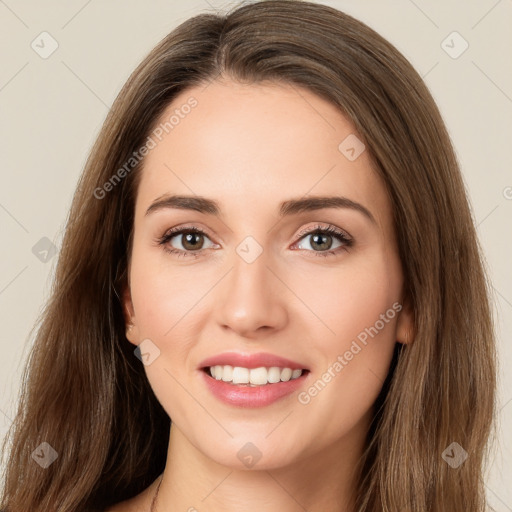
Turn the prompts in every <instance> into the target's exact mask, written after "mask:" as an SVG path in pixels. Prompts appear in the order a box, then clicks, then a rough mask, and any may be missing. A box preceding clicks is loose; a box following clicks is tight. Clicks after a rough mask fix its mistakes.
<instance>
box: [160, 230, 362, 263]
mask: <svg viewBox="0 0 512 512" xmlns="http://www.w3.org/2000/svg"><path fill="white" fill-rule="evenodd" d="M184 233H194V234H200V235H204V236H207V237H208V234H207V233H206V232H205V231H203V230H202V229H200V228H198V227H195V226H194V227H181V228H173V229H171V230H169V231H167V233H165V234H164V235H163V236H162V237H160V238H158V239H157V243H158V244H159V245H162V246H163V249H164V251H165V252H167V253H169V254H173V255H175V256H178V257H188V256H192V257H193V258H198V257H199V253H200V252H201V250H199V251H182V250H181V249H174V248H170V247H169V246H168V245H167V243H168V242H169V241H170V240H171V239H172V238H174V237H175V236H177V235H182V234H184ZM317 234H322V235H324V234H327V235H331V236H333V237H334V238H337V239H338V240H339V241H340V242H342V243H343V244H344V245H342V246H340V247H337V248H336V249H334V250H328V251H311V250H309V249H299V250H304V251H308V252H314V253H315V256H319V257H321V258H322V257H323V258H325V257H327V256H330V255H334V256H335V255H336V254H338V252H340V251H346V250H347V248H349V247H352V245H353V243H354V241H353V239H352V238H351V237H350V236H349V235H348V234H347V233H345V232H344V231H341V230H340V229H338V228H335V227H334V226H331V225H328V226H327V227H322V226H320V225H317V226H315V227H314V228H309V229H306V230H304V231H301V232H300V233H299V234H298V237H299V239H298V240H297V242H299V241H300V240H302V238H305V237H306V236H308V235H317ZM297 242H296V243H297Z"/></svg>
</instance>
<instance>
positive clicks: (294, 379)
mask: <svg viewBox="0 0 512 512" xmlns="http://www.w3.org/2000/svg"><path fill="white" fill-rule="evenodd" d="M200 369H201V370H202V374H203V375H204V379H205V381H206V385H207V386H208V388H209V389H210V391H212V393H213V394H214V395H215V396H216V397H217V398H219V399H220V400H222V401H223V402H225V403H228V404H229V405H234V406H238V407H261V406H265V405H269V404H271V403H273V402H275V401H276V400H278V399H279V398H282V397H284V396H286V395H289V394H290V393H292V392H293V391H295V390H296V389H297V388H298V387H299V386H301V385H302V383H303V382H304V379H305V377H306V375H307V374H309V370H308V369H307V368H306V367H305V366H304V365H301V364H300V363H297V362H295V361H291V360H289V359H286V358H283V357H279V356H275V355H273V354H268V353H259V354H238V353H235V352H230V353H225V354H220V355H218V356H214V357H211V358H208V359H206V360H204V361H203V362H202V363H201V364H200Z"/></svg>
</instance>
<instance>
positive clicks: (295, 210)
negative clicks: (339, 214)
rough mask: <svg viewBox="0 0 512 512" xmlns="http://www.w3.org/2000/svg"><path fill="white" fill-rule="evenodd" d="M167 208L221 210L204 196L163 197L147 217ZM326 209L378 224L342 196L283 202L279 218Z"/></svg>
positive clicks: (361, 208)
mask: <svg viewBox="0 0 512 512" xmlns="http://www.w3.org/2000/svg"><path fill="white" fill-rule="evenodd" d="M166 208H175V209H179V210H194V211H196V212H199V213H204V214H206V215H215V216H217V217H218V216H220V213H221V208H220V206H219V203H217V201H214V200H213V199H208V198H206V197H202V196H188V195H167V194H165V195H163V196H160V197H158V198H157V199H156V200H155V201H154V202H153V203H152V204H151V205H150V206H149V208H148V209H147V210H146V216H147V215H149V214H150V213H153V212H156V211H158V210H163V209H166ZM324 208H336V209H341V208H349V209H351V210H355V211H357V212H359V213H362V214H363V215H364V216H365V217H366V218H367V219H368V220H370V221H371V222H373V223H374V224H376V221H375V218H374V216H373V215H372V213H371V212H370V210H368V209H367V208H365V207H364V206H363V205H362V204H360V203H357V202H356V201H352V200H351V199H348V198H347V197H341V196H309V197H306V198H300V199H289V200H287V201H283V202H282V203H281V204H280V206H279V216H280V217H285V216H289V215H295V214H299V213H303V212H307V211H314V210H322V209H324Z"/></svg>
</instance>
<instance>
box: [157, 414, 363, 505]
mask: <svg viewBox="0 0 512 512" xmlns="http://www.w3.org/2000/svg"><path fill="white" fill-rule="evenodd" d="M355 434H356V435H351V436H348V437H350V439H349V438H344V439H341V440H339V441H338V443H337V444H336V445H335V446H332V445H330V446H328V447H327V448H326V449H324V450H323V452H322V453H316V454H315V455H313V456H309V457H305V458H303V459H301V460H297V461H294V462H293V463H291V464H289V465H288V466H285V467H278V468H267V469H259V470H258V469H256V468H253V469H250V470H240V469H235V468H231V467H227V466H223V465H221V464H218V463H216V462H214V461H213V460H211V459H210V458H208V457H207V456H206V455H204V454H203V453H201V452H200V451H198V450H197V449H196V448H195V447H194V446H193V445H192V444H191V443H190V442H189V441H188V439H187V438H186V437H185V436H184V435H183V433H182V432H181V431H180V430H179V429H178V428H177V427H176V426H175V425H174V424H173V425H172V427H171V432H170V438H169V449H168V455H167V464H166V468H165V471H164V473H163V477H162V481H161V486H160V489H159V492H158V501H157V506H156V508H155V512H158V511H164V510H182V511H187V512H218V511H220V510H222V511H223V512H235V511H236V512H238V511H240V510H244V511H246V512H260V511H261V510H265V511H266V512H274V511H275V512H277V511H279V512H304V510H307V511H308V512H325V510H336V511H339V512H353V511H354V510H355V504H354V489H355V485H356V480H357V470H356V468H357V467H358V461H359V459H360V457H361V454H362V451H363V448H364V439H365V435H364V432H363V431H362V430H361V429H359V431H358V432H357V433H355Z"/></svg>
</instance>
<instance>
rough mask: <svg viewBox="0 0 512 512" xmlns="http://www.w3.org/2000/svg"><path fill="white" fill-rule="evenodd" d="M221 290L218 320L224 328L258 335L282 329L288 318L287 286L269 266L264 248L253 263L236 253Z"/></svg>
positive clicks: (256, 336)
mask: <svg viewBox="0 0 512 512" xmlns="http://www.w3.org/2000/svg"><path fill="white" fill-rule="evenodd" d="M219 292H220V293H219V295H218V296H217V297H216V298H215V300H216V301H218V302H217V305H216V311H217V322H218V324H219V325H220V326H221V328H222V329H223V330H231V331H233V332H235V333H237V334H238V335H239V336H242V337H245V338H258V337H259V336H261V335H262V334H265V335H268V334H269V333H270V332H272V331H274V330H275V331H277V330H279V329H282V328H283V327H284V326H285V325H286V323H287V321H288V311H287V308H286V301H287V297H286V287H285V285H284V284H283V283H282V281H281V280H280V279H279V278H278V277H277V276H276V274H275V272H274V271H273V270H271V268H270V267H269V261H268V258H267V257H266V254H265V251H264V252H263V253H262V254H261V255H260V256H259V257H258V258H257V259H256V260H255V261H253V262H251V263H248V262H247V261H245V260H244V259H243V258H242V257H240V256H239V255H238V254H236V253H235V255H234V258H233V266H232V269H231V271H230V272H229V273H228V275H227V276H226V277H225V279H223V282H222V284H221V289H220V290H219ZM289 299H290V297H288V301H289Z"/></svg>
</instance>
